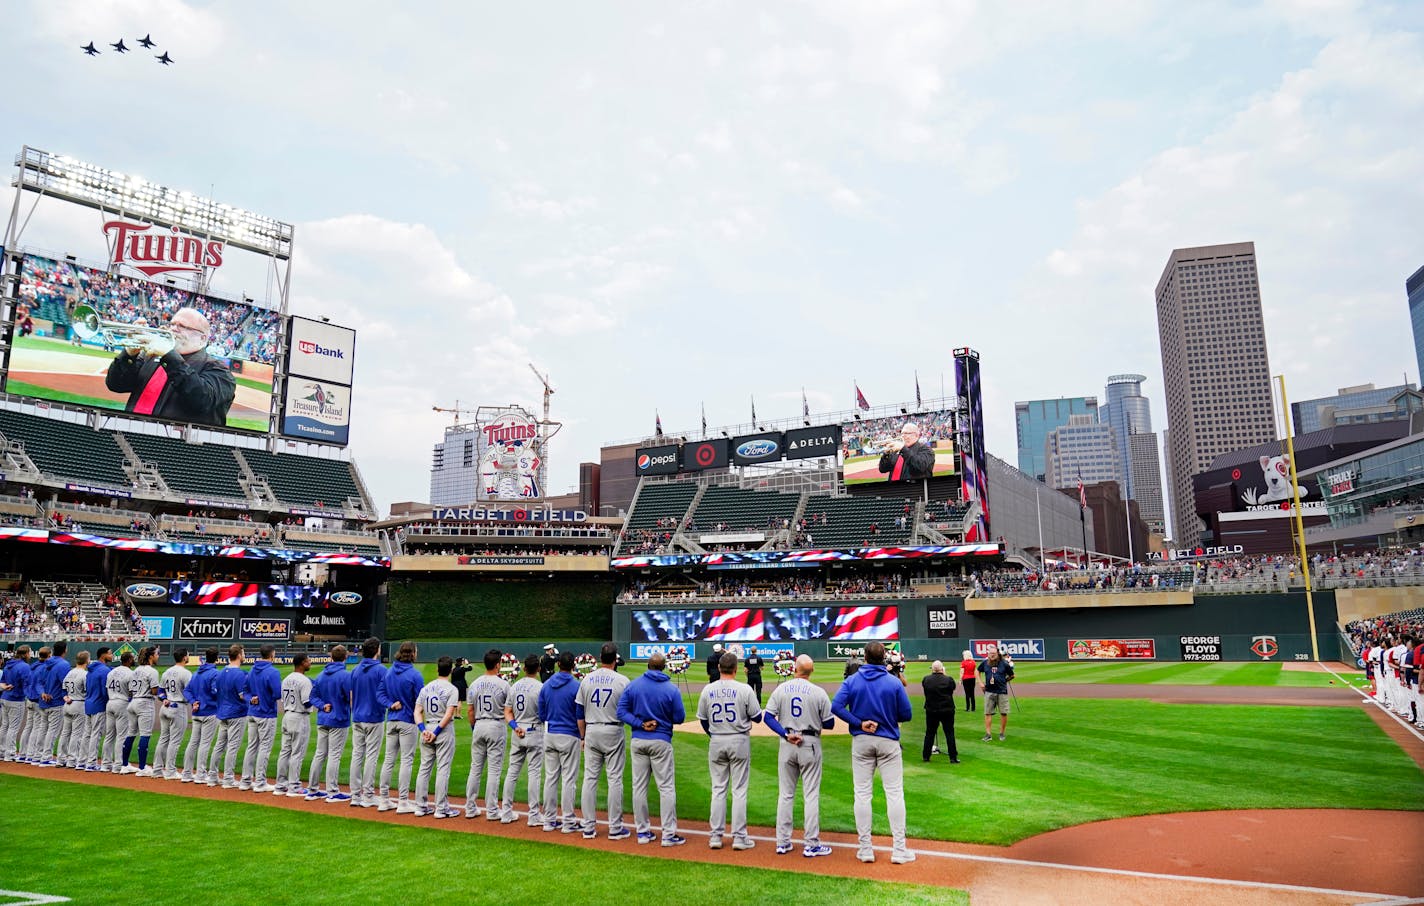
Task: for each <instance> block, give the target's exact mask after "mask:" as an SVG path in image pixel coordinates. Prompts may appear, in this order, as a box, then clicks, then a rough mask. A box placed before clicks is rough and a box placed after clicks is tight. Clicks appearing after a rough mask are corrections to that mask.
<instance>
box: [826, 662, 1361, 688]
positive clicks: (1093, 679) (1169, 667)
mask: <svg viewBox="0 0 1424 906" xmlns="http://www.w3.org/2000/svg"><path fill="white" fill-rule="evenodd" d="M839 666H840V665H839V664H836V665H833V668H832V669H834V668H835V667H839ZM944 666H945V671H946V672H947V673H948V674H949V675H950V676H953V677H955V678H958V677H959V663H958V662H957V661H956V662H955V663H953V664H949V663H946V664H945V665H944ZM929 672H930V665H929V664H927V663H924V662H921V661H912V662H911V663H909V664H907V665H906V666H905V678H906V679H908V680H909V681H910V682H911V683H914V682H918V681H919V680H921V679H923V678H924V677H925V675H926V674H928V673H929ZM1014 674H1015V677H1016V680H1015V681H1016V682H1019V683H1089V684H1092V683H1108V684H1113V685H1117V684H1128V683H1144V684H1162V685H1183V686H1293V687H1306V688H1312V687H1320V686H1329V685H1330V684H1331V681H1332V680H1334V682H1335V685H1337V686H1338V685H1339V684H1340V683H1339V680H1336V679H1335V677H1333V676H1331V675H1330V674H1328V673H1317V672H1315V671H1308V670H1286V669H1285V664H1282V663H1280V662H1278V661H1247V662H1240V661H1237V662H1222V663H1215V664H1191V663H1181V662H1177V661H1165V662H1164V661H1134V662H1130V663H1122V662H1114V661H1086V662H1077V663H1064V662H1058V663H1047V662H1044V661H1024V660H1019V661H1015V662H1014ZM1340 675H1341V676H1343V677H1346V678H1347V679H1348V678H1351V677H1352V676H1364V673H1363V672H1362V671H1359V670H1352V671H1349V672H1344V671H1340Z"/></svg>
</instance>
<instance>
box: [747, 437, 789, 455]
mask: <svg viewBox="0 0 1424 906" xmlns="http://www.w3.org/2000/svg"><path fill="white" fill-rule="evenodd" d="M780 449H781V445H780V444H778V443H777V442H776V441H774V440H767V439H765V438H763V439H762V440H749V441H747V442H746V443H744V444H739V445H738V446H737V455H738V456H740V457H742V458H743V459H760V458H762V457H763V456H770V455H772V454H773V453H775V452H776V451H777V450H780Z"/></svg>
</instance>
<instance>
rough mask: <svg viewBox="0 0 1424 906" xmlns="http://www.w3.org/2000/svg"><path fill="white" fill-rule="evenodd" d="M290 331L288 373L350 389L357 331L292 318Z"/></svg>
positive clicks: (322, 322)
mask: <svg viewBox="0 0 1424 906" xmlns="http://www.w3.org/2000/svg"><path fill="white" fill-rule="evenodd" d="M289 330H290V332H289V334H288V347H287V373H288V374H299V375H302V376H303V377H309V378H315V379H316V380H319V381H330V382H331V383H333V384H345V385H346V386H347V387H349V386H351V369H352V366H353V364H354V362H355V360H356V331H354V330H352V329H350V328H349V327H337V326H336V325H335V324H327V323H326V322H325V321H312V320H309V319H307V318H292V323H291V327H290V328H289Z"/></svg>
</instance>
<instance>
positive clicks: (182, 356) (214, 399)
mask: <svg viewBox="0 0 1424 906" xmlns="http://www.w3.org/2000/svg"><path fill="white" fill-rule="evenodd" d="M168 327H169V330H171V331H172V332H173V339H174V346H173V348H172V349H169V350H167V351H162V350H161V348H160V346H159V345H158V344H155V343H146V344H142V345H140V346H135V347H129V348H125V349H124V350H123V351H122V352H120V353H119V355H118V357H116V358H115V359H114V361H113V362H111V363H110V364H109V373H108V375H107V376H106V377H105V379H104V385H105V386H106V387H108V388H109V390H110V391H112V392H114V393H127V394H128V395H129V399H128V402H127V403H125V404H124V411H125V412H132V413H134V414H135V415H151V416H154V417H156V418H168V419H173V420H174V421H180V422H189V423H191V424H194V425H212V426H213V427H217V428H221V427H223V426H225V425H226V424H227V411H228V409H230V408H232V401H233V397H234V396H236V395H237V382H236V381H235V380H233V377H232V374H231V372H229V371H228V370H227V366H226V365H224V364H223V363H222V362H219V361H217V360H216V359H210V358H208V353H207V345H208V334H209V331H210V328H209V325H208V319H207V318H205V317H203V314H202V313H201V312H199V311H197V310H196V309H192V308H180V309H178V310H177V311H176V312H174V313H173V317H172V319H171V320H170V321H169V325H168Z"/></svg>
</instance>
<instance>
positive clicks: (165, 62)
mask: <svg viewBox="0 0 1424 906" xmlns="http://www.w3.org/2000/svg"><path fill="white" fill-rule="evenodd" d="M154 59H155V60H157V61H158V62H160V63H162V64H163V65H164V66H167V65H169V64H170V63H172V62H173V58H172V57H170V56H168V51H166V50H165V51H164V52H163V56H161V57H154Z"/></svg>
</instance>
